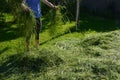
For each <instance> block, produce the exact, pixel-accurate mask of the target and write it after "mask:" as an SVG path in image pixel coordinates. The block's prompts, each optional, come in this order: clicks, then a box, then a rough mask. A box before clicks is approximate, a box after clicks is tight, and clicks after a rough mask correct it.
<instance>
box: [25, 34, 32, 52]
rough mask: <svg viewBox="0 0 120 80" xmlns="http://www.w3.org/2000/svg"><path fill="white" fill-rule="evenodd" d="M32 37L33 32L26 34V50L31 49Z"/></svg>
mask: <svg viewBox="0 0 120 80" xmlns="http://www.w3.org/2000/svg"><path fill="white" fill-rule="evenodd" d="M30 37H31V34H29V35H27V36H26V51H29V50H30Z"/></svg>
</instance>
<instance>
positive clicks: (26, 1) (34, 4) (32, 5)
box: [21, 0, 57, 51]
mask: <svg viewBox="0 0 120 80" xmlns="http://www.w3.org/2000/svg"><path fill="white" fill-rule="evenodd" d="M41 1H42V2H43V3H45V4H46V5H48V6H49V7H51V8H53V9H57V6H56V5H53V4H52V3H51V2H49V1H48V0H41ZM21 6H22V8H23V10H24V11H25V12H28V13H29V12H30V10H32V11H33V13H34V15H35V18H36V27H35V47H36V48H38V46H39V32H40V30H41V20H40V18H41V7H40V0H23V1H22V4H21ZM29 47H30V36H29V37H26V49H27V51H29Z"/></svg>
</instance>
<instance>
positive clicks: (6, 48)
mask: <svg viewBox="0 0 120 80" xmlns="http://www.w3.org/2000/svg"><path fill="white" fill-rule="evenodd" d="M8 49H9V47H5V48H4V49H2V50H0V54H2V53H4V52H5V51H7V50H8Z"/></svg>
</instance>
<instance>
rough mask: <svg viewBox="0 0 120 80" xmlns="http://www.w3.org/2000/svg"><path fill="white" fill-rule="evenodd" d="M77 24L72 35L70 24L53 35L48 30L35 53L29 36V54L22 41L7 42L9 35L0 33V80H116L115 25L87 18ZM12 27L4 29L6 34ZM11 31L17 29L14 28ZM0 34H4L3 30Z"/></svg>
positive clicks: (119, 58) (119, 70) (119, 40)
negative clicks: (76, 30) (77, 27)
mask: <svg viewBox="0 0 120 80" xmlns="http://www.w3.org/2000/svg"><path fill="white" fill-rule="evenodd" d="M86 17H87V18H86ZM84 18H85V19H86V20H84ZM93 20H94V22H95V23H94V22H93ZM84 21H87V23H83V22H84ZM80 22H81V25H80V27H79V29H80V30H82V31H80V32H75V30H74V29H75V26H74V22H73V23H66V24H64V25H62V26H60V27H62V28H61V29H60V28H58V30H56V31H55V32H56V34H54V35H51V34H49V32H50V31H49V28H48V29H46V30H44V31H42V32H41V34H40V38H41V39H40V46H39V50H36V49H34V47H33V46H34V35H33V36H32V41H31V44H32V45H31V51H30V52H25V51H24V48H25V39H24V38H22V37H20V36H14V37H13V38H9V34H6V35H5V34H2V33H0V34H1V35H2V36H0V39H1V38H3V39H2V40H1V42H0V79H1V80H119V79H120V53H119V52H120V49H119V48H120V30H118V29H119V25H117V24H119V23H116V21H114V20H107V19H101V18H99V17H93V16H91V17H89V16H88V15H87V16H84V17H82V18H81V20H80ZM90 22H91V23H90ZM105 22H106V23H105ZM88 23H89V25H88ZM93 24H95V25H96V27H95V25H93ZM85 25H86V26H85ZM92 25H93V26H92ZM98 26H99V27H98ZM100 26H101V27H102V28H100ZM12 27H13V25H11V26H9V25H8V27H7V28H8V31H11V30H9V28H12ZM58 27H59V26H58ZM83 27H84V28H83ZM104 27H105V29H108V30H104ZM14 28H16V29H17V27H15V24H14ZM4 30H5V31H4ZM0 31H3V32H6V33H7V31H6V29H5V27H2V28H1V30H0ZM14 32H15V31H13V33H14ZM13 33H10V34H11V35H12V34H13ZM15 33H16V32H15ZM5 36H7V39H6V38H5Z"/></svg>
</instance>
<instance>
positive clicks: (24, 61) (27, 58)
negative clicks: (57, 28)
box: [0, 50, 63, 79]
mask: <svg viewBox="0 0 120 80" xmlns="http://www.w3.org/2000/svg"><path fill="white" fill-rule="evenodd" d="M44 52H45V53H44ZM61 63H63V60H62V59H61V58H60V57H58V56H57V55H55V54H51V53H50V54H49V53H47V55H46V50H43V51H41V52H38V53H37V54H36V52H35V54H33V52H32V53H18V54H16V55H12V56H10V57H8V58H7V61H5V62H4V63H2V64H1V65H0V79H3V78H5V77H9V76H10V75H11V74H21V75H22V74H24V73H28V74H29V73H30V72H32V73H44V72H46V71H47V68H48V67H52V66H58V65H59V64H61ZM26 77H27V76H26Z"/></svg>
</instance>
